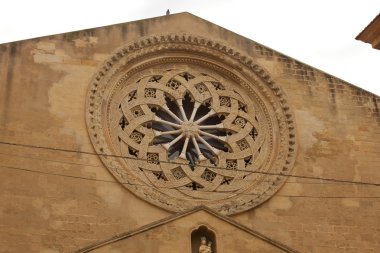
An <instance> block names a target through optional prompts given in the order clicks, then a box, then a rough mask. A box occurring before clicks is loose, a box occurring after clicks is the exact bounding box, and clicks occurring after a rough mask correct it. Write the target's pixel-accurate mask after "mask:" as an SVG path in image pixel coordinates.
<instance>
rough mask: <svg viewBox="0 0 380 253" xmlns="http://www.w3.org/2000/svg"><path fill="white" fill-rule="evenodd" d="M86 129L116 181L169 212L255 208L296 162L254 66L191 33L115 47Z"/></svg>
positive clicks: (277, 102) (289, 119)
mask: <svg viewBox="0 0 380 253" xmlns="http://www.w3.org/2000/svg"><path fill="white" fill-rule="evenodd" d="M86 115H87V125H88V131H89V134H90V138H91V140H92V143H93V145H94V147H95V150H96V152H97V153H98V154H99V156H100V158H101V159H102V161H103V162H104V164H105V166H106V167H107V168H108V169H109V170H110V171H111V172H112V173H113V175H114V176H115V177H116V179H117V180H118V181H119V182H120V183H122V184H123V185H124V186H125V187H126V188H128V189H129V190H131V191H132V192H133V193H135V194H136V195H138V196H139V197H141V198H143V199H145V200H147V201H149V202H151V203H153V204H155V205H157V206H160V207H162V208H165V209H167V210H169V211H175V212H177V211H182V210H184V209H187V208H191V207H194V206H197V205H206V206H209V207H211V208H213V209H215V210H217V211H220V212H222V213H225V214H233V213H237V212H241V211H244V210H247V209H250V208H253V207H255V206H257V205H259V204H260V203H262V202H263V201H265V200H267V199H268V198H270V197H271V196H272V195H273V194H274V193H275V192H276V191H277V190H278V189H279V188H280V187H281V185H282V184H283V183H284V181H285V180H286V175H288V173H289V172H290V170H291V168H292V165H293V163H294V158H295V149H296V145H295V143H296V141H295V134H294V126H293V116H292V113H291V112H290V109H289V106H288V105H287V103H286V99H285V97H284V94H283V93H282V91H281V90H280V89H279V88H278V87H277V86H276V85H275V83H274V82H273V81H272V80H271V79H270V76H269V75H268V74H267V73H266V72H265V71H264V70H263V69H262V68H260V67H259V66H258V65H256V64H255V63H254V61H253V60H252V59H250V58H249V57H247V56H244V55H242V54H241V53H239V52H238V51H236V50H234V49H232V48H230V47H227V46H226V45H223V43H219V42H214V41H212V40H208V39H205V38H201V37H197V36H191V35H181V36H179V35H163V36H157V37H149V38H144V39H141V40H140V41H137V42H134V43H131V44H128V45H126V46H123V47H121V48H120V49H118V50H117V51H116V53H115V54H114V55H113V56H112V57H111V58H110V59H109V60H108V61H106V62H105V63H104V65H103V66H102V67H101V68H100V69H99V71H98V72H97V74H96V75H95V77H94V79H93V81H92V83H91V85H90V88H89V91H88V97H87V114H86Z"/></svg>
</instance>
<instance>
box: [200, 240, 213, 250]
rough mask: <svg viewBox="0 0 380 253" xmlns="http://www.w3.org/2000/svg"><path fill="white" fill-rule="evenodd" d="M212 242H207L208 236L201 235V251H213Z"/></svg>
mask: <svg viewBox="0 0 380 253" xmlns="http://www.w3.org/2000/svg"><path fill="white" fill-rule="evenodd" d="M211 245H212V242H211V241H209V242H208V243H207V240H206V237H204V236H202V237H201V246H199V253H212V251H211Z"/></svg>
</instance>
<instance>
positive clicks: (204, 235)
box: [191, 225, 217, 253]
mask: <svg viewBox="0 0 380 253" xmlns="http://www.w3.org/2000/svg"><path fill="white" fill-rule="evenodd" d="M202 239H205V240H206V242H205V243H206V245H208V244H209V243H210V242H211V253H216V252H217V245H216V236H215V233H214V232H213V231H212V230H210V229H208V228H207V227H206V226H204V225H202V226H199V228H197V229H195V230H193V231H192V232H191V253H200V251H199V249H200V246H201V242H202Z"/></svg>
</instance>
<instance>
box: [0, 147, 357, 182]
mask: <svg viewBox="0 0 380 253" xmlns="http://www.w3.org/2000/svg"><path fill="white" fill-rule="evenodd" d="M0 155H4V156H15V157H22V158H26V159H32V160H39V161H47V162H54V163H61V164H69V165H79V166H89V167H97V168H104V166H102V165H95V164H85V163H74V162H66V161H61V160H52V159H46V158H41V157H32V156H25V155H16V154H6V153H1V152H0ZM285 184H315V185H318V184H322V185H328V184H331V185H352V183H340V182H338V183H336V182H332V183H320V182H300V181H298V182H288V181H286V182H285Z"/></svg>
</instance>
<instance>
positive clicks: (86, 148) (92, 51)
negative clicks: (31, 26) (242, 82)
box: [0, 13, 380, 253]
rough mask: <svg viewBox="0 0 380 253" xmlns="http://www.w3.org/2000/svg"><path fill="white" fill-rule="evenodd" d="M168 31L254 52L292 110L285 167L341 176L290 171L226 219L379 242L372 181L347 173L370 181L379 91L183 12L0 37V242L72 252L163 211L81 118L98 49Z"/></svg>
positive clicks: (297, 238)
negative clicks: (109, 164)
mask: <svg viewBox="0 0 380 253" xmlns="http://www.w3.org/2000/svg"><path fill="white" fill-rule="evenodd" d="M170 32H173V33H174V32H175V33H182V32H185V33H190V34H198V35H201V36H205V37H213V38H214V39H215V40H221V41H226V42H227V43H228V44H229V45H231V46H233V47H235V48H237V49H238V50H240V51H243V52H245V53H246V54H248V55H250V56H251V57H252V58H254V59H255V60H256V61H257V63H258V64H259V65H261V66H262V67H263V68H265V69H266V70H267V71H268V72H269V73H270V75H271V77H272V79H273V80H274V81H275V82H276V83H277V85H278V86H280V87H281V88H282V91H283V92H284V93H285V94H286V96H287V98H288V103H289V105H290V106H291V108H292V110H293V112H294V114H295V123H296V130H297V138H298V156H297V160H296V164H295V166H294V169H293V171H292V174H294V175H297V176H307V177H317V178H333V179H339V180H344V181H347V182H334V181H325V180H315V179H307V178H299V177H290V178H289V179H288V181H287V182H286V184H285V186H284V187H282V188H281V190H280V191H279V192H278V193H277V194H276V195H275V196H274V197H273V198H271V199H270V200H269V201H267V202H265V203H264V204H262V205H261V206H259V207H257V208H255V209H253V210H250V211H247V212H244V213H241V214H237V215H233V216H232V218H233V219H235V220H236V221H237V222H240V223H242V224H244V225H246V226H248V227H251V228H252V229H255V230H256V231H259V232H261V233H262V234H264V235H267V236H269V237H271V238H273V239H275V240H278V241H280V242H282V243H284V244H286V245H289V246H290V247H292V248H294V249H296V250H298V251H300V252H378V251H379V250H380V243H379V240H378V238H379V237H380V231H379V227H380V200H379V198H375V197H380V188H379V186H374V185H363V184H351V183H348V182H349V181H362V182H369V183H377V184H378V183H379V182H380V171H379V165H378V164H379V162H380V156H379V154H380V152H379V150H380V130H379V124H380V111H379V107H380V98H379V97H377V96H375V95H373V94H371V93H369V92H366V91H364V90H361V89H360V88H357V87H355V86H353V85H350V84H348V83H346V82H344V81H342V80H339V79H337V78H335V77H332V76H330V75H328V74H326V73H323V72H321V71H319V70H316V69H314V68H312V67H310V66H306V65H305V64H303V63H300V62H297V61H296V60H294V59H292V58H289V57H287V56H285V55H282V54H280V53H278V52H275V51H273V50H271V49H268V48H266V47H264V46H262V45H259V44H257V43H255V42H253V41H250V40H248V39H246V38H243V37H241V36H239V35H237V34H234V33H232V32H230V31H228V30H225V29H223V28H221V27H218V26H216V25H214V24H211V23H209V22H206V21H204V20H202V19H200V18H197V17H195V16H192V15H191V14H188V13H183V14H177V15H170V16H165V17H160V18H153V19H147V20H141V21H137V22H130V23H125V24H119V25H113V26H108V27H101V28H95V29H88V30H84V31H79V32H72V33H66V34H61V35H54V36H49V37H43V38H36V39H31V40H25V41H19V42H13V43H8V44H2V45H0V141H1V144H0V165H1V167H0V169H1V177H0V181H1V182H0V201H1V205H0V245H2V246H1V247H0V252H43V253H56V252H71V251H74V250H76V249H78V248H80V247H83V246H86V245H88V244H90V243H93V242H95V241H98V240H102V239H105V238H108V237H110V236H112V235H114V234H117V233H121V232H125V231H129V230H132V229H135V228H138V227H140V226H142V225H145V224H148V223H150V222H153V221H155V220H158V219H161V218H164V217H166V216H168V215H169V214H170V213H168V212H167V211H164V210H162V209H160V208H158V207H155V206H152V205H150V204H148V203H147V202H145V201H143V200H141V199H139V198H137V197H135V196H134V195H133V194H132V193H130V192H129V191H127V190H126V189H125V188H124V187H123V186H121V185H120V184H119V183H117V182H116V180H115V179H114V178H113V177H112V176H111V174H110V173H109V172H108V171H107V169H106V168H105V167H104V166H103V164H102V163H101V161H100V159H99V158H98V156H97V155H94V150H93V147H92V145H91V143H90V139H89V137H88V134H87V129H86V123H85V98H86V94H87V88H88V86H89V82H90V80H91V78H92V76H93V75H94V73H95V71H96V69H97V68H98V66H99V65H100V64H101V63H102V62H103V60H104V59H106V58H107V57H108V56H110V55H111V54H112V52H114V50H115V49H116V48H118V47H119V46H121V45H122V44H125V43H128V42H131V41H134V40H137V39H139V38H141V37H142V36H145V35H151V34H162V33H170ZM5 143H18V144H25V145H7V144H5ZM36 147H51V149H45V148H36ZM68 150H70V152H67V151H68ZM71 151H75V152H71ZM163 239H165V238H163Z"/></svg>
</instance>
